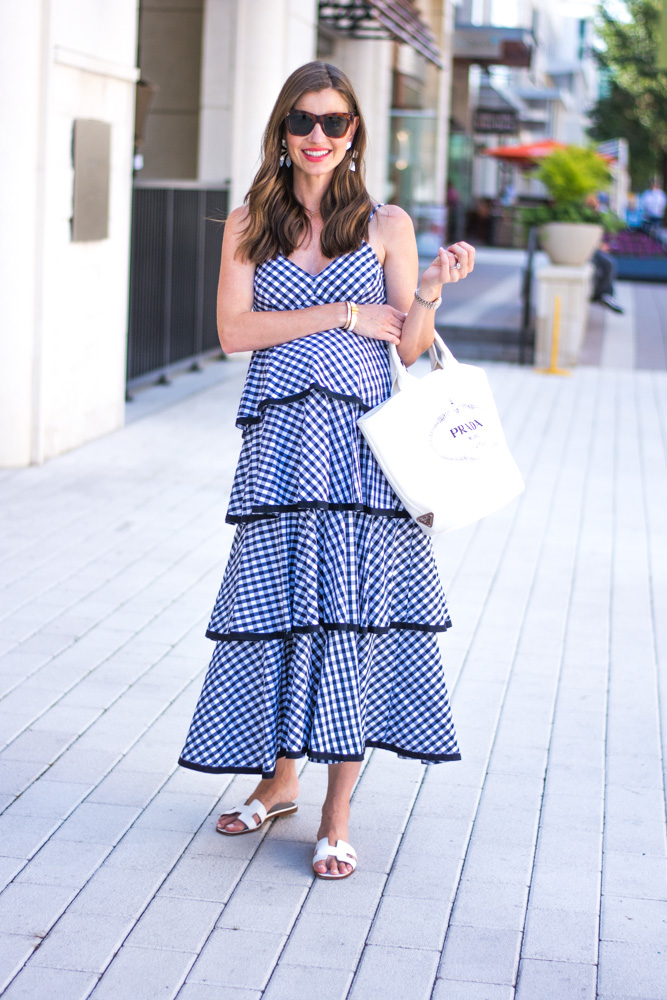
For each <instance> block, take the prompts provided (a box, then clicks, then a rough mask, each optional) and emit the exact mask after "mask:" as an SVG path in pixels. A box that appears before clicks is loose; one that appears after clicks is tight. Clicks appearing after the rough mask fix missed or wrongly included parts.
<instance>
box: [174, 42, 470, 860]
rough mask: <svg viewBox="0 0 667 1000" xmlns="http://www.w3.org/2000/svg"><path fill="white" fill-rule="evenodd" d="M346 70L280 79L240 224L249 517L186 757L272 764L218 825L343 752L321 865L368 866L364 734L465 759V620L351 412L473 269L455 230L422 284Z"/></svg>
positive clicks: (201, 764)
mask: <svg viewBox="0 0 667 1000" xmlns="http://www.w3.org/2000/svg"><path fill="white" fill-rule="evenodd" d="M365 147H366V130H365V127H364V122H363V118H362V116H361V113H360V111H359V107H358V104H357V101H356V98H355V96H354V93H353V91H352V87H351V85H350V82H349V80H348V79H347V78H346V77H345V75H344V74H343V73H342V72H341V71H340V70H339V69H337V68H336V67H335V66H331V65H329V64H327V63H322V62H313V63H309V64H308V65H306V66H302V67H301V68H300V69H298V70H296V71H295V72H294V73H293V74H292V75H291V76H290V77H289V79H288V80H287V82H286V83H285V85H284V87H283V89H282V91H281V93H280V96H279V97H278V100H277V102H276V105H275V107H274V109H273V112H272V114H271V118H270V120H269V123H268V126H267V129H266V132H265V135H264V142H263V162H262V165H261V167H260V170H259V172H258V174H257V176H256V177H255V180H254V182H253V185H252V187H251V189H250V191H249V193H248V195H247V198H246V205H245V206H244V207H243V208H240V209H236V210H234V211H233V212H232V213H231V215H230V216H229V220H228V222H227V225H226V227H225V235H224V240H223V248H222V264H221V270H220V284H219V292H218V328H219V333H220V342H221V344H222V347H223V349H224V350H225V351H226V352H227V353H232V352H234V351H247V350H252V351H253V352H254V353H253V357H252V361H251V363H250V368H249V371H248V376H247V379H246V384H245V388H244V391H243V395H242V398H241V404H240V407H239V413H238V418H237V426H240V427H242V428H243V431H244V436H243V447H242V450H241V456H240V459H239V464H238V467H237V471H236V476H235V480H234V485H233V488H232V495H231V500H230V505H229V511H228V514H227V520H228V521H229V522H231V523H235V524H237V525H238V527H237V531H236V535H235V537H234V542H233V545H232V550H231V553H230V557H229V562H228V565H227V569H226V571H225V575H224V579H223V582H222V587H221V589H220V593H219V595H218V599H217V602H216V605H215V608H214V611H213V615H212V617H211V622H210V625H209V629H208V632H207V635H208V636H209V637H210V638H212V639H215V640H216V648H215V652H214V654H213V658H212V661H211V665H210V667H209V671H208V674H207V677H206V681H205V683H204V688H203V690H202V694H201V697H200V699H199V703H198V705H197V710H196V712H195V716H194V718H193V721H192V725H191V728H190V732H189V734H188V738H187V742H186V746H185V748H184V750H183V754H182V756H181V759H180V763H181V764H182V765H184V766H185V767H191V768H194V769H196V770H202V771H211V772H218V773H219V772H236V773H255V774H258V775H260V776H261V778H260V781H259V784H258V785H257V788H256V789H255V791H254V792H253V794H252V795H251V796H250V798H249V800H248V802H247V803H246V806H245V807H243V808H241V807H235V808H233V809H230V810H228V811H227V812H225V813H223V815H222V816H221V817H220V819H219V820H218V824H217V827H216V829H217V830H218V831H219V832H220V833H222V834H225V835H239V834H245V833H250V832H252V831H253V830H258V829H259V828H260V827H261V826H262V824H263V822H264V821H265V819H267V818H269V819H272V818H274V817H275V816H277V815H286V814H288V813H290V812H295V811H296V805H295V803H294V800H295V799H296V797H297V794H298V789H299V785H298V780H297V774H296V767H295V760H296V758H298V757H301V756H303V755H304V754H307V755H308V757H309V758H310V759H311V760H314V761H319V762H323V763H327V764H328V765H329V781H328V791H327V795H326V799H325V801H324V805H323V807H322V822H321V825H320V828H319V832H318V834H317V838H318V843H317V845H316V851H315V858H314V863H313V867H314V871H315V874H316V875H318V876H319V877H321V878H345V877H346V876H348V875H350V874H351V873H352V872H353V871H354V868H355V867H356V855H355V854H354V850H353V849H352V848H351V847H350V845H349V843H348V842H347V841H348V820H349V812H350V795H351V792H352V788H353V785H354V783H355V780H356V778H357V775H358V773H359V768H360V763H361V761H362V760H363V756H364V750H365V748H366V747H367V746H373V747H383V748H387V749H391V750H393V751H395V752H396V753H398V754H399V755H400V756H403V757H416V758H418V759H420V760H424V761H433V762H437V761H444V760H459V759H460V755H459V752H458V747H457V744H456V736H455V733H454V728H453V725H452V721H451V715H450V710H449V703H448V698H447V691H446V687H445V681H444V676H443V671H442V665H441V662H440V656H439V652H438V643H437V635H436V633H437V632H438V631H444V630H445V629H446V628H448V627H449V625H450V620H449V615H448V612H447V607H446V604H445V599H444V594H443V593H442V590H441V587H440V582H439V580H438V576H437V570H436V566H435V562H434V559H433V554H432V550H431V545H430V541H429V539H428V537H427V536H426V535H424V534H423V533H422V531H421V529H420V528H419V527H418V525H417V524H416V523H415V522H414V521H412V520H411V519H410V518H409V516H408V514H407V511H405V509H404V508H403V507H402V506H401V504H400V502H399V500H398V499H397V497H396V496H395V494H394V493H393V491H392V490H391V488H390V487H389V484H388V483H387V481H386V479H385V478H384V476H383V475H382V473H381V472H380V469H379V467H378V466H377V464H376V463H375V460H374V458H373V455H372V453H371V452H370V450H369V449H368V446H367V445H366V444H365V442H364V440H363V438H362V437H361V435H360V433H359V431H358V428H357V424H356V421H357V418H358V417H359V416H360V415H361V413H363V412H365V411H366V410H368V409H370V408H371V407H373V406H376V405H377V404H378V403H380V402H382V400H384V399H386V398H387V396H388V395H389V394H390V391H391V386H390V368H389V360H388V351H387V346H386V345H387V343H392V344H396V346H397V349H398V351H399V354H400V356H401V358H402V359H403V361H404V362H405V363H406V364H412V362H414V361H415V360H416V359H417V358H418V357H419V356H420V355H421V354H422V352H423V351H424V350H426V349H427V348H428V347H429V345H430V344H431V343H432V341H433V331H434V325H433V317H434V307H435V303H436V300H438V299H439V296H440V290H441V287H442V285H443V284H447V283H449V282H451V281H458V280H460V279H461V278H463V277H465V276H466V275H467V274H468V273H469V272H470V271H471V270H472V268H473V263H474V250H473V248H472V247H470V246H469V245H468V244H466V243H458V244H456V245H454V246H452V247H450V248H449V250H447V251H445V250H443V249H441V250H440V251H439V254H438V257H437V258H436V260H434V261H433V263H432V264H431V265H430V266H429V267H428V268H427V269H426V271H425V272H424V274H423V276H422V279H421V282H420V284H419V288H418V291H417V292H416V293H415V285H416V279H417V248H416V243H415V235H414V230H413V227H412V223H411V221H410V218H409V217H408V216H407V215H406V213H405V212H403V211H402V210H401V209H400V208H397V207H395V206H388V205H386V206H378V205H374V204H373V202H372V201H371V199H370V197H369V195H368V193H367V191H366V188H365V186H364V182H363V156H364V150H365Z"/></svg>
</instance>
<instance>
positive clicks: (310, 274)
mask: <svg viewBox="0 0 667 1000" xmlns="http://www.w3.org/2000/svg"><path fill="white" fill-rule="evenodd" d="M365 247H368V249H369V250H370V252H371V253H372V254H373V256H374V257H375V260H376V263H377V265H378V267H380V268H382V264H380V258H379V257H378V255H377V254H376V252H375V250H374V249H373V247H372V246H371V245H370V243H368V241H367V240H362V241H361V246H360V247H359V248H358V249H357V250H350V251H349V253H345V254H343V255H342V256H341V257H334V259H333V260H330V261H329V263H328V264H327V265H326V267H323V268H322V270H321V271H317V273H316V274H313V272H312V271H306V269H305V267H301V265H300V264H297V263H296V262H295V261H293V260H290V258H289V257H285V255H284V254H280V255H279V256H278V257H277V258H275V259H276V260H284V261H286V262H287V263H288V264H291V265H292V267H295V268H296V269H297V271H301V273H302V274H305V275H307V276H308V277H309V278H321V277H322V275H323V274H324V273H325V272H326V271H328V270H329V268H330V267H333V265H334V264H337V263H338V262H339V261H341V260H346V259H347V258H348V257H353V256H354V254H355V253H360V252H361V251H362V250H363V249H364V248H365ZM267 263H268V261H267Z"/></svg>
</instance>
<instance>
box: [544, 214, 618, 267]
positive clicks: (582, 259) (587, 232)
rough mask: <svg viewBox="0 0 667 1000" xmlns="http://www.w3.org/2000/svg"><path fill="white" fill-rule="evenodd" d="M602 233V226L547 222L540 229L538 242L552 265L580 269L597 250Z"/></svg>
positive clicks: (582, 223)
mask: <svg viewBox="0 0 667 1000" xmlns="http://www.w3.org/2000/svg"><path fill="white" fill-rule="evenodd" d="M602 233H603V228H602V226H597V225H595V224H594V223H591V222H547V223H546V225H544V226H541V227H540V242H541V244H542V249H543V250H544V252H545V253H546V254H547V256H548V257H549V260H550V261H551V263H552V264H566V265H568V266H569V267H580V266H581V265H582V264H585V263H586V262H587V261H589V260H590V259H591V257H592V255H593V253H594V252H595V250H597V248H598V246H599V245H600V240H601V239H602Z"/></svg>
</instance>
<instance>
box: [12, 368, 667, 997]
mask: <svg viewBox="0 0 667 1000" xmlns="http://www.w3.org/2000/svg"><path fill="white" fill-rule="evenodd" d="M488 370H489V374H490V377H491V380H492V384H493V386H494V389H495V392H496V397H497V401H498V404H499V408H500V411H501V415H502V417H503V420H504V425H505V428H506V433H507V436H508V439H509V441H510V444H511V447H512V449H513V451H514V453H515V455H516V457H517V460H518V462H519V464H520V466H521V468H522V469H523V471H524V473H525V476H526V479H527V484H528V485H527V490H526V492H525V494H524V495H523V496H522V497H521V498H520V499H519V500H518V501H516V502H515V503H513V504H512V505H511V506H509V507H507V508H506V509H504V510H503V511H501V512H499V513H498V514H496V515H494V516H493V517H490V518H488V519H487V520H485V521H484V522H481V523H480V524H478V525H477V526H475V527H472V528H470V529H466V530H464V531H460V532H456V533H453V534H451V535H447V536H444V537H443V536H441V537H439V538H438V539H437V543H436V549H437V556H438V561H439V564H440V566H441V570H442V574H443V579H444V582H445V584H446V587H447V590H448V594H449V599H450V605H451V610H452V616H453V619H454V628H453V629H452V630H450V631H449V632H448V633H447V634H446V635H444V636H443V637H442V646H443V653H444V658H445V667H446V672H447V678H448V683H449V687H450V690H451V692H452V695H453V699H452V700H453V710H454V717H455V721H456V724H457V729H458V733H459V737H460V743H461V748H462V752H463V758H464V759H463V761H462V762H460V763H452V764H442V765H439V766H430V767H424V766H422V765H421V764H419V763H418V762H409V761H400V760H397V759H396V758H395V757H394V756H393V755H392V754H389V753H386V752H383V751H379V750H376V751H373V752H370V753H369V754H368V756H367V760H366V764H365V768H364V770H363V773H362V775H361V778H360V781H359V783H358V786H357V788H356V791H355V795H354V805H353V822H352V826H351V831H350V839H351V841H352V843H353V844H354V845H355V847H356V848H357V850H358V852H359V857H360V863H359V868H358V870H357V872H356V873H355V875H354V876H353V877H352V878H350V879H348V880H346V881H344V882H341V883H340V884H339V885H335V884H330V883H326V882H321V881H317V880H314V879H313V877H312V875H311V873H310V867H309V866H310V858H311V855H312V847H313V842H314V837H315V832H316V826H317V812H318V810H317V804H318V802H320V801H321V798H322V795H323V788H324V783H325V780H326V769H325V767H324V766H322V765H314V764H310V763H309V764H307V765H306V766H305V767H304V768H303V770H302V772H301V777H302V794H301V797H300V800H299V801H300V810H299V813H298V814H297V815H296V816H295V817H293V818H291V819H285V820H277V821H276V822H275V823H274V824H273V826H271V827H269V828H268V829H267V828H265V829H264V831H263V832H262V833H261V834H258V835H249V836H245V837H238V838H223V837H220V836H219V835H217V834H216V833H215V831H214V821H215V818H216V816H217V814H218V812H219V811H220V806H221V804H222V803H225V804H228V803H230V802H236V801H238V800H240V799H242V798H244V797H246V796H247V795H248V793H249V791H250V790H251V789H252V785H253V779H252V778H247V777H236V778H233V779H232V778H231V777H230V776H208V775H199V774H196V773H194V772H191V771H184V770H180V769H178V768H177V767H176V765H175V761H176V757H177V755H178V752H179V750H180V748H181V745H182V741H183V738H184V735H185V731H186V727H187V725H188V722H189V719H190V716H191V713H192V710H193V707H194V704H195V700H196V697H197V694H198V691H199V687H200V684H201V679H202V675H203V671H204V669H205V667H206V665H207V662H208V657H209V655H210V652H211V649H212V646H211V643H210V642H209V641H208V640H206V639H205V638H204V628H205V623H206V620H207V617H208V613H209V611H210V608H211V606H212V603H213V600H214V598H215V594H216V592H217V588H218V585H219V582H220V577H221V573H222V569H223V566H224V562H225V558H226V553H227V551H228V549H229V545H230V542H231V538H232V534H233V529H232V528H230V527H228V526H225V525H224V514H225V507H226V502H227V495H228V490H229V486H230V482H231V475H232V471H233V467H234V463H235V459H236V455H237V453H238V448H239V441H240V439H239V434H238V432H237V431H235V430H234V429H233V415H234V412H235V408H236V404H237V400H238V395H239V392H240V386H241V381H242V377H243V364H237V365H233V364H231V363H230V365H229V368H227V367H225V368H224V370H223V369H222V368H221V369H219V371H220V372H221V373H222V376H223V379H224V380H223V381H222V382H220V384H219V385H213V386H212V387H210V388H208V389H206V390H204V391H201V392H199V393H196V394H194V395H191V396H189V397H187V398H183V399H181V400H180V401H179V402H177V403H175V404H174V405H172V406H169V407H166V408H163V409H159V410H158V409H156V406H155V405H153V404H152V403H151V398H150V397H149V396H146V397H143V401H142V399H140V398H139V396H138V397H137V401H136V403H134V404H132V406H136V407H139V408H141V407H142V406H143V407H144V412H145V413H146V414H147V415H145V416H144V418H143V419H136V420H135V421H134V422H132V423H131V424H129V425H128V426H127V427H126V428H125V429H124V430H122V431H120V432H118V433H116V434H113V435H110V436H108V437H106V438H104V439H102V440H99V441H96V442H94V443H92V444H90V445H87V446H85V447H83V448H80V449H78V450H77V451H75V452H72V453H70V454H68V455H66V456H63V457H62V458H59V459H56V460H53V461H51V462H49V463H47V464H46V465H45V466H43V467H41V468H30V469H26V470H19V471H13V472H4V473H0V497H1V501H0V503H1V505H2V511H3V513H4V515H5V523H6V524H7V525H8V526H9V528H10V532H9V533H8V535H7V537H6V540H5V544H4V549H3V554H2V561H1V562H0V584H1V585H2V586H3V588H4V589H2V600H1V607H2V612H1V613H2V615H3V616H4V619H3V622H2V630H1V633H0V634H1V636H2V639H1V643H2V645H1V646H0V652H1V653H2V654H3V655H2V658H1V659H0V681H1V682H2V692H3V694H4V697H3V698H2V700H1V701H0V731H1V732H2V740H1V745H2V746H3V749H2V751H1V753H0V804H1V807H2V808H3V810H4V811H3V813H2V815H1V816H0V855H1V856H0V878H1V881H0V887H4V888H3V891H2V892H1V893H0V924H1V926H0V931H1V932H2V933H1V935H0V970H1V975H0V991H2V990H3V988H4V990H5V992H4V993H3V997H4V998H6V1000H19V998H20V1000H27V998H30V1000H34V998H36V997H44V998H48V1000H83V998H87V997H90V996H92V997H93V998H94V1000H153V998H158V997H159V998H162V1000H170V998H174V997H178V1000H259V998H260V997H263V998H264V1000H281V998H288V997H289V998H290V1000H294V998H296V1000H301V998H304V1000H343V998H349V1000H376V998H377V1000H394V998H396V1000H399V998H400V1000H512V998H516V1000H593V998H595V997H597V998H599V1000H630V998H633V1000H664V998H665V997H666V996H667V987H666V985H665V984H666V983H667V949H666V948H665V941H666V935H667V902H666V900H667V884H666V883H667V877H666V862H665V856H666V840H665V832H666V831H665V794H664V773H663V768H662V764H663V747H662V737H661V732H662V728H661V727H662V726H663V725H664V723H665V722H667V720H665V719H664V718H662V717H661V712H662V713H663V715H664V713H665V710H666V708H667V690H666V689H665V682H666V677H665V671H666V669H667V614H666V613H665V609H667V463H666V445H667V373H665V372H663V371H653V372H651V371H637V370H634V369H631V368H628V369H626V370H614V369H611V368H602V367H595V368H593V367H583V368H580V369H579V370H578V371H576V372H575V374H574V376H573V377H572V378H563V379H558V378H551V379H550V378H548V377H546V376H540V375H537V374H535V373H534V372H533V371H531V370H528V369H520V368H518V367H512V366H507V365H490V366H489V367H488ZM193 384H194V383H193ZM181 389H182V386H181ZM179 391H181V390H180V389H179ZM150 392H162V393H166V394H167V395H166V396H164V395H163V396H162V397H161V399H162V400H168V399H169V395H168V394H169V393H170V392H171V390H170V389H164V388H163V389H161V390H150ZM154 398H157V397H154ZM151 409H152V410H153V412H152V413H151V412H150V411H151ZM135 412H138V411H135Z"/></svg>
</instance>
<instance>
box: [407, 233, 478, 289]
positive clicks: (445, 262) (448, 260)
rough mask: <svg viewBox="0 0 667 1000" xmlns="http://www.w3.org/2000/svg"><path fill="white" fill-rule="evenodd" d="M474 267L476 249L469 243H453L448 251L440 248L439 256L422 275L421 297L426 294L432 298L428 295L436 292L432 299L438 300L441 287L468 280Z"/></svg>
mask: <svg viewBox="0 0 667 1000" xmlns="http://www.w3.org/2000/svg"><path fill="white" fill-rule="evenodd" d="M474 267H475V248H474V247H472V246H470V244H469V243H463V242H461V243H452V245H451V246H449V247H447V249H445V248H444V247H440V249H439V251H438V256H437V257H436V258H435V260H434V261H433V263H431V264H429V266H428V267H427V268H426V270H425V271H424V273H423V275H422V280H421V282H420V285H419V287H420V289H421V290H422V291H420V295H421V294H422V292H426V293H427V295H426V296H424V297H430V295H429V294H428V293H429V292H430V291H435V295H433V296H432V297H433V298H437V297H438V295H439V294H440V292H439V288H440V286H441V285H447V284H449V283H450V282H453V281H460V280H461V279H462V278H466V277H467V276H468V275H469V274H470V272H471V271H472V270H473V268H474Z"/></svg>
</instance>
